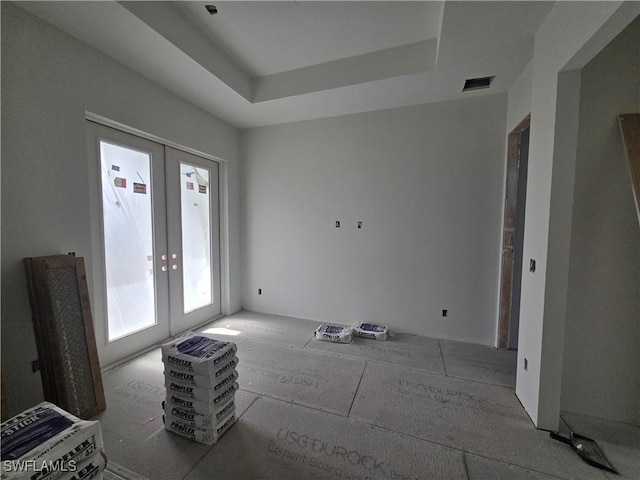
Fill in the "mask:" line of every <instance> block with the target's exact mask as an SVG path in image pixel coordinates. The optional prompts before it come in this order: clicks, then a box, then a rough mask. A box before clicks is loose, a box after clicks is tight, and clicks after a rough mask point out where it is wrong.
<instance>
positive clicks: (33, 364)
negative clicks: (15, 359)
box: [31, 360, 40, 373]
mask: <svg viewBox="0 0 640 480" xmlns="http://www.w3.org/2000/svg"><path fill="white" fill-rule="evenodd" d="M38 370H40V360H32V361H31V371H32V372H33V373H36V372H37V371H38Z"/></svg>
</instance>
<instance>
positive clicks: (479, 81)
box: [462, 75, 495, 92]
mask: <svg viewBox="0 0 640 480" xmlns="http://www.w3.org/2000/svg"><path fill="white" fill-rule="evenodd" d="M494 78H495V75H493V76H491V77H478V78H468V79H467V80H465V82H464V88H463V89H462V91H463V92H466V91H469V90H480V89H482V88H489V86H490V85H491V81H492V80H493V79H494Z"/></svg>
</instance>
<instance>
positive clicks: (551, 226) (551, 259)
mask: <svg viewBox="0 0 640 480" xmlns="http://www.w3.org/2000/svg"><path fill="white" fill-rule="evenodd" d="M637 10H638V3H637V2H626V3H622V2H557V3H556V4H555V6H554V7H553V9H552V10H551V12H550V13H549V15H548V16H547V18H546V19H545V21H544V22H543V24H542V25H541V27H540V29H539V30H538V32H537V34H536V39H535V46H534V58H533V73H532V96H531V106H532V108H531V110H532V111H531V142H530V157H529V172H528V173H529V177H528V186H527V211H526V222H525V241H524V259H525V264H527V263H528V259H535V260H536V261H537V270H536V273H534V274H531V273H529V272H526V273H525V275H524V276H523V279H522V301H521V310H520V340H519V344H518V371H517V385H516V393H517V395H518V397H519V398H520V401H521V402H522V404H523V405H524V407H525V409H526V410H527V412H528V413H529V415H530V416H531V418H532V419H533V421H534V423H535V424H536V425H537V426H538V427H540V428H545V429H556V428H557V426H558V415H559V411H560V390H561V379H562V368H561V367H562V360H563V347H564V327H565V315H566V309H567V288H568V270H569V262H568V257H569V251H570V242H571V229H570V225H571V213H572V202H573V178H574V173H575V169H574V168H573V167H574V162H575V157H576V155H575V150H576V144H577V127H576V120H577V108H578V101H577V100H578V99H579V97H578V96H577V91H579V85H580V84H579V78H580V77H579V71H578V72H577V73H575V72H574V73H567V74H563V75H560V73H561V72H562V71H563V70H566V69H568V68H569V67H570V68H572V69H580V68H582V67H583V66H584V64H585V63H586V62H587V61H589V60H590V59H591V58H593V56H595V54H596V53H597V52H598V51H600V50H601V49H602V48H603V47H604V46H605V45H606V44H607V43H608V42H609V41H610V40H611V39H612V38H613V37H614V36H615V35H616V34H617V33H618V32H620V31H621V30H622V29H623V28H624V27H625V26H626V25H627V24H628V23H629V22H630V21H631V20H632V19H633V17H634V16H635V15H636V14H637ZM576 88H577V89H578V90H577V91H576ZM525 359H527V360H528V369H527V370H525V369H524V360H525Z"/></svg>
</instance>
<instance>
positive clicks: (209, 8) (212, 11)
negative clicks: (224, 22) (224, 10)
mask: <svg viewBox="0 0 640 480" xmlns="http://www.w3.org/2000/svg"><path fill="white" fill-rule="evenodd" d="M204 8H206V9H207V12H209V13H210V14H211V15H215V14H216V13H218V9H217V8H216V6H215V5H205V6H204Z"/></svg>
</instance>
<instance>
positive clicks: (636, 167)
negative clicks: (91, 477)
mask: <svg viewBox="0 0 640 480" xmlns="http://www.w3.org/2000/svg"><path fill="white" fill-rule="evenodd" d="M618 123H619V124H620V132H621V133H622V142H623V145H624V149H625V154H626V156H627V161H628V163H629V170H630V172H631V183H632V185H633V197H634V199H635V202H636V212H637V213H638V222H640V114H638V113H627V114H624V115H619V116H618Z"/></svg>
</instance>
